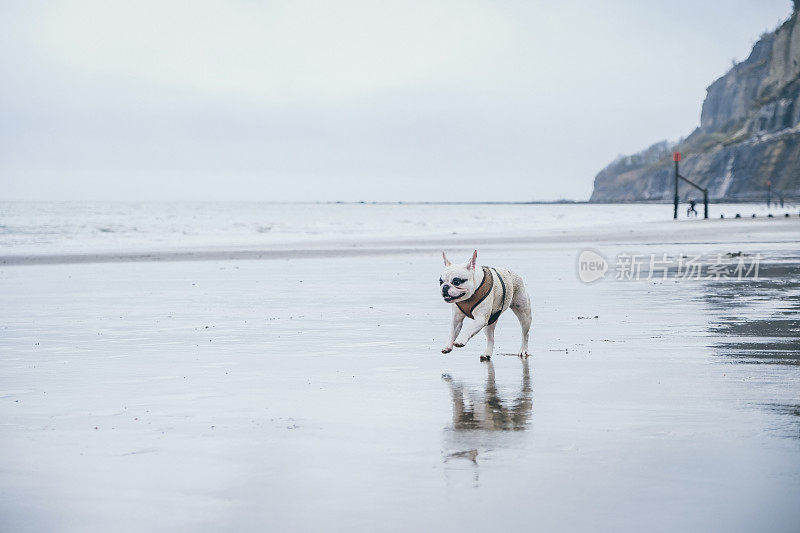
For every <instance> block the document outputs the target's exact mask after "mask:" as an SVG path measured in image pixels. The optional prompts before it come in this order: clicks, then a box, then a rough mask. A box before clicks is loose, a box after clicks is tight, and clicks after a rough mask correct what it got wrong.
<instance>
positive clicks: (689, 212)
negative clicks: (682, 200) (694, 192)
mask: <svg viewBox="0 0 800 533" xmlns="http://www.w3.org/2000/svg"><path fill="white" fill-rule="evenodd" d="M695 204H697V202H695V201H694V200H689V209H687V210H686V216H687V217H696V216H697V209H695V208H694V206H695Z"/></svg>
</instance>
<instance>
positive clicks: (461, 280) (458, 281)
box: [453, 278, 464, 287]
mask: <svg viewBox="0 0 800 533" xmlns="http://www.w3.org/2000/svg"><path fill="white" fill-rule="evenodd" d="M462 283H464V280H463V279H458V278H454V279H453V285H454V286H456V287H458V286H459V285H461V284H462Z"/></svg>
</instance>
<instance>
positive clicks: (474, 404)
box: [442, 359, 533, 431]
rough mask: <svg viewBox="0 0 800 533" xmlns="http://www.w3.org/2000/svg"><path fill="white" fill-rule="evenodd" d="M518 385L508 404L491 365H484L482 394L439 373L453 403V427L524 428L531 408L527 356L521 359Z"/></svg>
mask: <svg viewBox="0 0 800 533" xmlns="http://www.w3.org/2000/svg"><path fill="white" fill-rule="evenodd" d="M521 363H522V384H521V386H520V389H519V392H518V393H517V395H516V396H515V397H514V398H513V399H512V400H511V402H510V403H504V402H503V398H502V397H501V396H500V393H499V392H498V390H497V385H496V384H495V375H494V365H493V364H492V362H491V361H489V362H488V363H487V364H486V367H487V371H488V374H487V377H486V385H485V387H484V390H483V393H481V392H480V391H478V390H475V389H467V388H466V387H465V386H464V384H463V383H460V382H458V381H454V380H453V378H452V377H450V375H449V374H442V380H444V381H445V382H446V383H447V384H448V385H449V386H450V397H451V400H452V402H453V429H454V430H456V431H464V430H484V431H519V430H523V429H525V428H526V427H527V425H528V422H529V421H530V418H531V413H532V410H533V398H532V394H531V376H530V370H529V368H528V361H527V359H522V360H521Z"/></svg>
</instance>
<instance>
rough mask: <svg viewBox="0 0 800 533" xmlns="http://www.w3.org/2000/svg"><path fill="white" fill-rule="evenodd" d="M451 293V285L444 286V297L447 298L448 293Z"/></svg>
mask: <svg viewBox="0 0 800 533" xmlns="http://www.w3.org/2000/svg"><path fill="white" fill-rule="evenodd" d="M449 292H450V285H448V284H447V283H445V284H444V285H442V295H443V296H446V295H447V293H449Z"/></svg>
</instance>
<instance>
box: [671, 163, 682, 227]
mask: <svg viewBox="0 0 800 533" xmlns="http://www.w3.org/2000/svg"><path fill="white" fill-rule="evenodd" d="M672 160H673V161H675V198H674V199H673V202H672V203H673V206H674V209H673V211H672V218H674V219H675V220H677V219H678V163H680V161H681V153H680V152H672Z"/></svg>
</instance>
